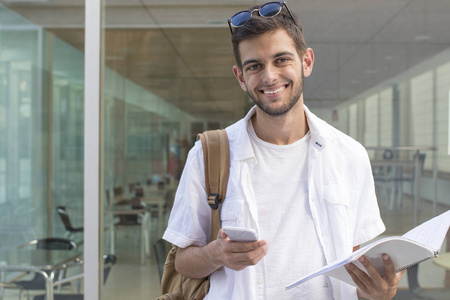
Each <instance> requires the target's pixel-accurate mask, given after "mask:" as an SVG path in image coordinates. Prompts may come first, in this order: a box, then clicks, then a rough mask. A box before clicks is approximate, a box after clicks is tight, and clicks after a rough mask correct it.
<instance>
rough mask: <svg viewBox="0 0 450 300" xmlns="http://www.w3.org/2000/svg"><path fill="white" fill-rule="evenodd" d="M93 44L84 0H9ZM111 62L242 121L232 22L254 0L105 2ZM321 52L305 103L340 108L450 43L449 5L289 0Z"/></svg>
mask: <svg viewBox="0 0 450 300" xmlns="http://www.w3.org/2000/svg"><path fill="white" fill-rule="evenodd" d="M0 2H1V3H4V4H5V5H7V6H8V7H9V8H11V9H13V10H15V11H16V12H18V13H19V14H21V15H23V16H24V17H26V18H27V19H29V20H31V21H32V22H34V23H36V24H38V25H40V26H43V27H44V28H46V29H47V30H49V31H51V32H53V33H55V34H56V35H57V36H58V37H60V38H62V39H64V40H66V41H67V42H69V43H70V44H72V45H74V46H75V47H77V48H79V49H81V50H83V48H84V31H83V28H84V1H83V0H73V1H70V0H0ZM104 3H105V4H106V9H105V24H106V26H105V27H106V30H105V62H106V65H107V66H108V67H110V68H112V69H114V70H116V71H117V72H119V73H121V74H123V75H124V76H125V77H127V78H129V79H130V80H132V81H134V82H136V83H137V84H139V85H141V86H143V87H145V88H147V89H148V90H150V91H151V92H152V93H155V94H157V95H159V96H161V97H162V98H164V99H165V100H167V101H168V102H170V103H172V104H174V105H176V106H177V107H179V108H181V109H182V110H184V111H186V112H188V113H190V114H192V115H194V116H197V117H207V118H209V119H212V120H230V119H236V118H240V117H241V116H242V114H243V113H244V112H245V110H246V107H248V105H249V100H248V97H247V95H246V94H245V93H244V92H243V91H242V90H241V89H240V87H239V85H238V84H237V83H236V80H235V79H234V76H233V74H232V66H233V64H234V57H233V54H232V47H231V42H230V33H229V29H228V25H227V23H226V19H227V18H228V17H229V16H231V15H233V14H234V13H235V12H237V11H239V10H243V9H248V8H249V7H250V6H252V5H254V4H256V3H258V2H257V1H249V0H247V1H246V0H208V1H207V0H183V1H180V0H178V1H176V0H105V1H104ZM288 6H289V9H290V10H291V11H292V12H293V13H295V14H296V15H298V16H299V17H300V19H301V21H302V23H303V27H304V32H305V38H306V42H307V46H309V47H312V48H313V50H314V52H315V65H314V71H313V74H312V76H311V77H309V78H307V79H306V81H305V102H306V103H307V104H308V105H309V106H311V107H322V108H332V107H334V106H337V105H339V104H340V103H342V102H343V101H345V100H348V99H351V98H352V97H355V96H356V95H358V94H360V93H362V92H363V91H365V90H367V89H369V88H371V87H373V86H375V85H377V84H378V83H381V82H383V81H385V80H386V79H388V78H391V77H394V76H396V75H398V74H400V73H402V72H405V71H406V70H408V69H409V68H411V67H412V66H414V65H416V64H418V63H420V62H422V61H424V60H426V59H428V58H430V57H432V56H434V55H436V54H438V53H439V52H441V51H443V50H445V49H447V48H449V47H450V30H449V29H450V17H449V13H450V1H449V0H377V1H374V0H315V1H304V0H297V1H294V0H292V1H288Z"/></svg>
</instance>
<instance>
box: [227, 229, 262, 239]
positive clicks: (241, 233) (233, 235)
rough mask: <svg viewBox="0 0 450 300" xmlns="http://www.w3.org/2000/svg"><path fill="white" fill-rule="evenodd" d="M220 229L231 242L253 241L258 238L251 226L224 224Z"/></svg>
mask: <svg viewBox="0 0 450 300" xmlns="http://www.w3.org/2000/svg"><path fill="white" fill-rule="evenodd" d="M222 230H223V231H224V232H225V233H226V234H227V235H228V237H229V238H230V240H232V241H233V242H254V241H257V240H258V234H257V233H256V231H255V230H254V229H251V228H243V227H233V226H224V227H222Z"/></svg>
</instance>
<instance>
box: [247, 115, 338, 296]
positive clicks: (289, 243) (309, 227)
mask: <svg viewBox="0 0 450 300" xmlns="http://www.w3.org/2000/svg"><path fill="white" fill-rule="evenodd" d="M247 130H248V133H249V137H250V141H251V144H252V147H253V150H254V153H255V157H256V165H255V167H254V168H253V169H252V171H251V173H252V174H251V175H252V176H251V178H252V186H253V190H254V193H255V198H256V202H257V206H258V218H259V227H260V235H259V236H260V238H261V239H265V240H268V241H269V245H270V247H269V251H268V253H267V255H266V256H265V257H264V260H265V264H266V271H267V282H268V299H321V300H322V299H324V300H325V299H333V290H332V287H331V282H330V280H329V278H328V277H325V276H319V277H317V278H315V279H312V280H310V281H307V282H306V283H304V284H302V285H300V286H299V287H298V288H295V289H292V290H289V291H286V290H285V288H284V287H285V286H286V284H288V283H290V282H293V281H294V280H296V279H297V278H299V276H301V275H306V274H307V273H310V272H312V271H315V270H317V269H319V268H321V267H322V266H324V265H325V255H324V252H323V249H322V247H321V245H320V241H319V238H318V236H317V231H316V228H315V226H314V222H313V219H312V216H311V210H310V207H309V201H308V178H307V177H308V176H307V175H308V147H309V143H310V139H311V135H310V133H309V132H308V133H307V134H306V135H305V136H304V137H303V138H302V139H300V140H298V141H296V142H295V143H292V144H289V145H274V144H270V143H267V142H265V141H263V140H261V139H259V138H258V137H257V135H256V133H255V131H254V129H253V126H252V124H251V120H250V121H249V126H248V127H247Z"/></svg>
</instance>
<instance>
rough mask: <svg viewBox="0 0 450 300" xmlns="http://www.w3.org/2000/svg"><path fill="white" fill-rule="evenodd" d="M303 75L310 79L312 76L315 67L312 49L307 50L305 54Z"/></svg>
mask: <svg viewBox="0 0 450 300" xmlns="http://www.w3.org/2000/svg"><path fill="white" fill-rule="evenodd" d="M302 59H303V75H304V76H305V77H308V76H309V75H311V73H312V70H313V66H314V51H313V49H311V48H308V49H306V50H305V53H303V57H302Z"/></svg>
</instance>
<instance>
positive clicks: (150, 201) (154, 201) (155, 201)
mask: <svg viewBox="0 0 450 300" xmlns="http://www.w3.org/2000/svg"><path fill="white" fill-rule="evenodd" d="M144 195H145V194H144ZM141 201H142V202H144V203H145V204H147V205H157V206H158V229H157V231H158V236H161V235H162V232H163V230H164V205H165V204H166V200H165V199H164V196H152V195H149V196H146V195H145V196H144V197H142V198H141Z"/></svg>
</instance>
